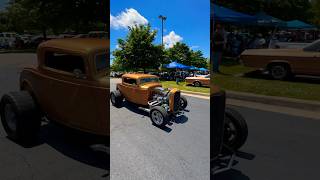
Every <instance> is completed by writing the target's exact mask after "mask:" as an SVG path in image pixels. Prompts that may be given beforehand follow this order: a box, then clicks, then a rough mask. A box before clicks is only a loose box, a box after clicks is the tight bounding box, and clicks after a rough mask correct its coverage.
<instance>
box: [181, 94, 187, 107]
mask: <svg viewBox="0 0 320 180" xmlns="http://www.w3.org/2000/svg"><path fill="white" fill-rule="evenodd" d="M187 106H188V101H187V98H186V97H185V96H181V97H180V108H181V110H183V109H186V107H187Z"/></svg>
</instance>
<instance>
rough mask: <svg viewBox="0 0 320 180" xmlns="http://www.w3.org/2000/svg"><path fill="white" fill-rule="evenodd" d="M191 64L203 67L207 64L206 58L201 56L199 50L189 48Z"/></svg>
mask: <svg viewBox="0 0 320 180" xmlns="http://www.w3.org/2000/svg"><path fill="white" fill-rule="evenodd" d="M191 65H193V66H195V67H204V68H206V66H207V59H206V58H204V57H203V54H202V52H201V51H199V50H198V51H192V50H191Z"/></svg>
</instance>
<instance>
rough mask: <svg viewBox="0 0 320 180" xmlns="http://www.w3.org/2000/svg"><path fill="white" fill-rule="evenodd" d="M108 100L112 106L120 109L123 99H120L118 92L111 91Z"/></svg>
mask: <svg viewBox="0 0 320 180" xmlns="http://www.w3.org/2000/svg"><path fill="white" fill-rule="evenodd" d="M110 100H111V103H112V105H113V106H115V107H120V106H121V103H122V101H123V97H122V95H121V93H120V91H119V90H116V91H112V92H111V93H110Z"/></svg>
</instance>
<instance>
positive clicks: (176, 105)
mask: <svg viewBox="0 0 320 180" xmlns="http://www.w3.org/2000/svg"><path fill="white" fill-rule="evenodd" d="M173 99H174V103H173V111H174V112H177V111H179V109H180V92H179V91H177V92H176V93H174V97H173Z"/></svg>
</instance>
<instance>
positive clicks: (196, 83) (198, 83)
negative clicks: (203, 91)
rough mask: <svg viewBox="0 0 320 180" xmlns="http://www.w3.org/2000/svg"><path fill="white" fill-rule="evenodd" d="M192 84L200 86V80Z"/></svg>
mask: <svg viewBox="0 0 320 180" xmlns="http://www.w3.org/2000/svg"><path fill="white" fill-rule="evenodd" d="M193 86H195V87H200V86H201V82H199V81H195V82H193Z"/></svg>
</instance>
